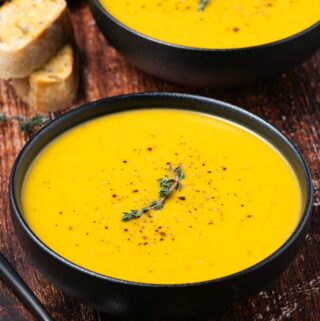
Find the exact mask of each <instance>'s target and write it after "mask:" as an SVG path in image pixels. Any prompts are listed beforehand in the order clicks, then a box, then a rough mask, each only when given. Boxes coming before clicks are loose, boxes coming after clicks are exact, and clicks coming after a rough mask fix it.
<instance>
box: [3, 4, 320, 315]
mask: <svg viewBox="0 0 320 321" xmlns="http://www.w3.org/2000/svg"><path fill="white" fill-rule="evenodd" d="M71 11H72V20H73V23H74V28H75V36H76V42H77V45H78V48H79V52H80V56H81V71H82V89H81V94H80V97H79V100H78V102H77V104H76V105H80V104H82V103H84V102H88V101H92V100H96V99H99V98H102V97H107V96H112V95H118V94H124V93H132V92H145V91H169V92H172V91H175V92H188V93H194V94H201V95H205V96H209V97H214V98H217V99H221V100H225V101H227V102H230V103H233V104H236V105H239V106H242V107H243V108H245V109H247V110H249V111H251V112H254V113H255V114H257V115H259V116H261V117H262V118H264V119H266V120H268V121H270V122H271V123H272V124H273V125H275V126H276V127H277V128H279V129H280V130H282V131H283V132H284V133H285V134H287V135H288V136H289V137H290V138H291V139H292V140H293V141H294V142H295V143H296V145H297V146H298V147H299V148H300V149H301V151H302V152H303V154H304V156H305V158H306V160H307V162H308V164H309V166H310V169H311V172H312V175H313V180H314V187H315V202H314V208H313V209H314V210H313V220H312V225H311V230H310V233H309V235H308V237H307V240H306V242H305V246H304V247H303V249H302V250H301V251H300V253H299V255H298V256H297V257H296V259H295V261H294V262H293V263H292V264H291V265H290V267H289V268H288V269H287V271H286V272H285V273H284V274H283V275H282V276H281V277H280V278H279V279H278V280H277V281H276V282H275V283H274V284H273V285H272V286H271V287H270V288H269V289H266V290H265V291H263V292H261V293H259V294H258V295H256V296H255V297H254V298H252V299H251V300H249V301H248V302H247V303H244V304H243V305H241V306H236V307H234V308H233V309H231V310H230V311H228V312H226V313H225V314H224V315H222V316H221V318H218V319H219V321H259V320H264V321H284V320H293V321H319V320H320V230H319V228H320V219H319V215H320V51H318V52H317V53H316V54H315V55H314V56H313V57H311V58H310V59H309V60H308V61H306V62H305V63H304V64H303V65H301V66H298V67H297V68H295V69H294V70H291V71H290V72H288V73H286V74H284V75H282V76H279V77H277V78H275V79H273V80H272V81H269V82H267V83H264V84H260V85H257V86H254V87H250V88H242V89H232V90H227V91H216V90H209V89H195V88H185V87H181V86H176V85H173V84H169V83H166V82H163V81H161V80H158V79H155V78H153V77H151V76H148V75H146V74H144V73H143V72H141V71H139V70H137V69H136V68H135V67H133V66H132V65H130V64H129V63H127V62H126V60H125V59H124V58H123V57H122V56H121V55H119V54H118V53H117V52H116V51H115V50H114V49H113V48H112V47H110V46H109V45H108V43H107V41H106V40H105V39H104V38H103V36H102V34H101V33H100V32H99V31H98V29H97V27H96V25H95V23H94V20H93V18H92V16H91V13H90V10H89V8H88V7H87V5H86V4H85V3H80V4H79V2H78V4H76V5H74V7H73V8H72V10H71ZM293 54H294V53H293ZM190 76H191V75H190ZM0 111H4V112H7V113H8V114H11V115H15V114H22V115H29V116H30V115H32V112H31V111H30V109H29V108H28V107H27V106H26V105H25V104H23V103H22V102H21V101H20V100H19V99H17V98H16V96H15V94H14V92H13V91H12V88H11V87H10V86H9V85H8V84H7V83H5V82H2V81H0ZM27 139H28V137H27V136H25V135H24V134H22V133H21V132H20V131H19V130H18V128H17V126H16V125H15V124H8V125H5V126H0V196H1V197H0V233H1V234H0V246H1V251H2V252H3V253H4V254H5V256H6V257H7V258H8V260H9V261H10V262H11V263H12V265H13V266H14V267H15V268H16V269H17V270H18V272H19V273H20V274H21V276H22V277H23V278H24V280H25V281H26V282H27V283H28V285H29V286H30V287H31V288H32V290H33V291H34V292H35V294H36V295H37V296H38V297H39V298H40V300H41V301H42V302H43V304H44V305H45V306H46V307H47V308H48V310H49V311H50V312H51V313H52V315H53V316H54V318H55V319H56V320H57V321H97V320H98V319H97V316H96V313H95V312H94V311H92V310H91V309H90V308H89V307H86V306H84V305H81V304H79V303H77V302H75V301H73V300H72V299H70V298H68V297H66V296H64V295H63V294H62V293H61V292H60V291H59V290H58V289H57V288H55V287H54V286H53V285H52V284H50V283H49V282H48V281H47V280H46V279H45V278H44V277H43V276H42V275H41V274H40V273H39V272H38V271H37V270H36V269H35V268H34V267H33V265H32V263H31V262H30V261H29V259H28V258H27V257H26V256H25V254H24V252H23V251H22V249H21V247H20V244H19V242H18V240H17V238H16V236H15V233H14V229H13V226H12V221H11V218H10V211H9V202H8V178H9V173H10V169H11V166H12V163H13V161H14V158H15V156H16V155H17V153H18V152H19V150H20V149H21V147H22V146H23V144H24V143H25V142H26V141H27ZM0 320H1V321H26V320H34V319H33V317H32V316H31V315H30V314H29V313H28V312H27V311H26V309H25V308H24V307H23V305H21V304H20V302H19V301H18V300H17V299H16V298H15V296H14V295H13V294H12V292H11V290H10V289H9V288H8V287H7V286H6V284H5V283H3V282H1V280H0ZM215 320H217V319H215Z"/></svg>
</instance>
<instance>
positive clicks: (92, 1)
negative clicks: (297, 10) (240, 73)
mask: <svg viewBox="0 0 320 321" xmlns="http://www.w3.org/2000/svg"><path fill="white" fill-rule="evenodd" d="M89 3H90V4H91V5H94V6H96V7H97V8H98V9H99V11H100V12H102V13H103V15H105V16H106V17H107V18H108V19H109V20H111V21H112V22H113V23H115V24H116V25H118V27H120V28H122V29H124V30H126V31H127V32H129V33H131V34H133V35H135V36H136V37H139V38H142V39H144V40H147V41H150V42H153V43H154V44H157V45H163V46H166V47H170V48H175V49H180V50H189V51H193V52H213V53H214V52H216V53H218V52H220V53H222V52H224V53H234V52H239V51H251V50H259V49H267V48H271V47H275V46H278V45H283V44H285V43H287V42H290V41H293V40H296V39H298V38H300V37H303V36H305V35H306V34H308V33H309V32H312V31H313V30H316V29H317V28H319V30H320V20H319V21H318V22H316V23H314V24H312V25H311V26H309V27H308V28H306V29H303V30H301V31H299V32H297V33H295V34H293V35H291V36H289V37H286V38H281V39H279V40H275V41H272V42H267V43H264V44H260V45H254V46H247V47H237V48H216V49H215V48H201V47H192V46H185V45H179V44H175V43H171V42H167V41H164V40H160V39H156V38H153V37H151V36H148V35H145V34H143V33H141V32H139V31H136V30H134V29H132V28H131V27H128V26H127V25H125V24H124V23H122V22H121V21H119V20H118V19H116V18H115V17H114V16H113V15H112V14H111V13H110V12H109V11H108V10H107V9H106V8H105V7H104V6H103V5H102V4H101V2H100V0H89ZM94 19H95V20H96V18H95V17H94ZM96 21H97V20H96Z"/></svg>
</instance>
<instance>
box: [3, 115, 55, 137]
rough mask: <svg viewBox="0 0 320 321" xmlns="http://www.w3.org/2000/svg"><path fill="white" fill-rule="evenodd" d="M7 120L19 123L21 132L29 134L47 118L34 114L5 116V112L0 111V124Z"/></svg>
mask: <svg viewBox="0 0 320 321" xmlns="http://www.w3.org/2000/svg"><path fill="white" fill-rule="evenodd" d="M9 120H16V121H17V122H18V124H19V128H20V130H21V131H22V132H25V133H27V134H31V133H32V132H33V131H34V130H35V129H37V128H39V127H41V126H42V125H44V124H45V123H46V122H47V121H48V120H49V118H48V117H47V116H44V115H39V114H37V115H35V116H34V117H32V118H27V117H25V116H7V115H6V114H3V113H0V124H1V123H5V122H7V121H9Z"/></svg>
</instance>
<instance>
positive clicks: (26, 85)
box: [12, 44, 78, 112]
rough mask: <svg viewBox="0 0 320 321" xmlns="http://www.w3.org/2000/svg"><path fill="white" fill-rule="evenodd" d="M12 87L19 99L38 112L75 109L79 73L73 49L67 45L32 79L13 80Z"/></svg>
mask: <svg viewBox="0 0 320 321" xmlns="http://www.w3.org/2000/svg"><path fill="white" fill-rule="evenodd" d="M12 85H13V87H14V89H15V91H16V93H17V94H18V96H20V97H21V99H22V100H23V101H25V102H26V103H28V104H29V105H30V106H31V107H32V108H34V109H36V110H38V111H42V112H53V111H57V110H62V109H66V108H69V107H71V106H72V103H73V102H74V101H75V99H76V97H77V92H78V69H77V66H76V61H75V53H74V50H73V47H72V45H71V44H67V45H65V46H64V47H63V48H62V49H61V50H60V51H58V53H57V54H56V55H55V56H54V57H53V58H51V59H50V60H49V61H48V62H47V63H46V64H45V65H43V66H42V67H41V68H40V69H38V70H36V71H35V72H33V73H32V74H31V75H30V76H29V77H27V78H24V79H12Z"/></svg>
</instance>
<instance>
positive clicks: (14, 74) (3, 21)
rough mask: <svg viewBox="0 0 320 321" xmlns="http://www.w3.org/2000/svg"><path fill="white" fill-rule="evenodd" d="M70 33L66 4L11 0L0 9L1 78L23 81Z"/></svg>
mask: <svg viewBox="0 0 320 321" xmlns="http://www.w3.org/2000/svg"><path fill="white" fill-rule="evenodd" d="M71 32H72V27H71V22H70V18H69V13H68V9H67V4H66V1H65V0H12V1H10V2H6V3H5V4H4V5H3V6H1V7H0V78H3V79H10V78H24V77H27V76H28V75H30V74H31V73H32V72H33V71H34V70H36V69H37V68H39V67H40V66H41V65H42V64H44V63H45V62H46V61H48V60H49V59H50V58H51V57H52V56H53V55H54V54H55V53H56V52H57V51H58V50H59V49H60V48H61V47H62V46H63V44H64V43H65V42H66V40H67V37H68V36H69V35H70V33H71Z"/></svg>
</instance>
